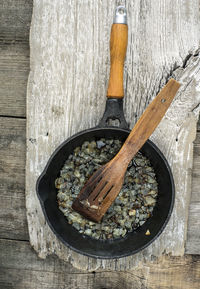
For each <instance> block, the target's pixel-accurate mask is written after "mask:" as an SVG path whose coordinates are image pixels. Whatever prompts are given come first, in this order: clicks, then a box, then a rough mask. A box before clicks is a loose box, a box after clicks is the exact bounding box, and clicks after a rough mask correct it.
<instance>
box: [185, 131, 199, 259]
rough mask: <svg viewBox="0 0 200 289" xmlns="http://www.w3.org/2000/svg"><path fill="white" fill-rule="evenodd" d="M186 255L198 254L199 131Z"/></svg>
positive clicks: (195, 148)
mask: <svg viewBox="0 0 200 289" xmlns="http://www.w3.org/2000/svg"><path fill="white" fill-rule="evenodd" d="M186 253H187V254H200V130H199V131H198V133H197V137H196V140H195V142H194V160H193V170H192V195H191V200H190V207H189V218H188V230H187V242H186Z"/></svg>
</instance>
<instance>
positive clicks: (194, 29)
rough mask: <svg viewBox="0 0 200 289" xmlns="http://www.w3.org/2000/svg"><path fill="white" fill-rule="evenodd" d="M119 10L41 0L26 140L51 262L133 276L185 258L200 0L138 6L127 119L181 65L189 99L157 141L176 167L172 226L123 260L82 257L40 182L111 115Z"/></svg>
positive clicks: (32, 227) (44, 249)
mask: <svg viewBox="0 0 200 289" xmlns="http://www.w3.org/2000/svg"><path fill="white" fill-rule="evenodd" d="M122 2H123V3H124V2H125V1H122ZM115 4H116V1H114V0H113V1H108V0H103V1H101V3H100V2H98V1H91V0H90V1H85V0H84V1H81V0H80V1H79V3H78V4H77V1H74V0H70V1H68V2H67V3H66V1H64V0H61V1H59V4H58V2H57V1H52V0H51V1H50V0H46V1H37V0H35V2H34V11H33V18H32V29H31V38H30V39H31V48H32V49H31V73H30V77H29V86H28V97H27V105H28V108H27V111H28V122H27V136H28V138H32V139H34V142H32V143H31V142H27V147H28V152H27V166H26V168H27V176H26V184H27V186H26V206H27V211H28V213H29V214H28V223H29V231H30V240H31V244H32V245H33V247H34V248H35V250H36V251H37V252H38V253H39V255H40V256H41V257H43V258H45V257H46V256H47V255H48V254H51V252H55V253H56V254H58V255H59V256H60V258H63V259H65V260H68V259H69V258H70V260H71V263H73V265H74V266H77V267H78V268H82V269H89V270H92V268H98V267H99V268H109V269H118V270H122V268H124V270H127V269H128V268H133V267H134V266H135V265H136V264H137V262H139V261H141V260H144V258H145V257H147V258H151V257H150V256H151V255H156V256H158V255H160V254H161V253H162V252H163V251H164V250H167V252H172V253H173V254H178V255H181V254H183V253H184V244H185V237H186V224H187V212H188V205H189V199H190V191H191V188H190V186H191V167H192V148H193V140H194V138H195V133H196V122H197V114H198V110H199V106H198V105H199V102H200V96H199V87H198V84H199V78H200V77H199V74H200V70H199V64H200V60H199V56H198V54H197V53H196V49H197V48H198V45H199V39H198V36H197V35H198V31H199V12H198V7H199V1H197V0H195V1H193V2H192V3H189V2H187V3H186V2H185V1H179V2H174V1H171V0H165V1H158V0H154V1H150V2H148V1H142V2H141V1H129V2H128V3H127V8H128V16H129V18H128V23H129V44H128V49H127V60H126V64H125V88H126V97H125V113H126V118H127V120H128V121H129V122H130V123H131V127H132V126H133V124H134V123H135V121H136V119H137V118H138V117H139V116H140V115H141V113H142V111H143V110H144V108H145V107H146V106H147V103H148V102H149V101H150V99H152V98H153V97H154V96H155V95H156V93H157V92H158V91H159V90H160V88H161V87H162V86H163V84H164V83H165V82H166V81H167V79H168V78H169V75H172V72H173V71H174V70H176V67H177V66H180V67H183V68H184V69H182V68H180V69H178V70H176V73H175V77H176V78H177V80H180V82H181V84H182V88H181V90H180V93H179V95H177V98H176V100H175V102H174V104H173V106H172V109H171V110H169V112H168V113H167V115H166V117H165V119H164V120H163V121H162V123H161V124H160V126H159V127H158V129H157V130H156V131H155V133H154V135H153V136H152V140H153V141H154V142H155V143H156V144H157V145H158V147H159V148H160V149H161V150H162V152H163V153H164V154H165V156H166V158H167V159H168V161H169V163H170V165H171V167H172V170H173V174H174V178H175V183H176V202H175V209H174V212H173V215H172V217H171V219H170V222H169V224H168V227H167V228H166V230H165V231H164V232H163V234H162V235H161V236H160V238H159V239H157V240H156V241H155V242H154V243H153V244H152V246H150V247H149V248H148V249H147V250H145V251H143V252H141V253H140V254H138V255H134V256H133V257H132V258H131V257H130V258H127V259H126V258H124V259H123V260H122V259H120V260H118V261H116V262H113V261H110V262H109V261H105V260H103V261H101V260H93V259H90V258H87V257H82V256H80V255H78V254H76V253H74V252H72V251H71V250H69V249H68V248H66V247H65V246H64V245H63V244H61V243H60V242H59V241H58V240H57V239H56V238H55V236H54V234H53V233H52V232H51V231H50V229H49V227H48V226H47V224H46V223H45V220H44V217H43V214H42V212H41V208H40V206H39V202H38V200H37V198H36V194H35V183H36V180H37V177H38V176H39V174H40V173H41V172H42V170H43V168H44V166H45V164H46V162H47V160H48V158H49V156H50V154H51V153H52V152H53V151H54V149H55V148H56V147H57V146H58V145H59V144H60V143H61V142H62V141H63V140H64V139H66V138H67V137H69V136H70V135H72V134H74V133H75V132H77V131H80V130H82V129H85V128H88V127H92V126H94V125H96V124H97V123H98V121H99V119H100V117H101V116H102V113H103V110H104V105H105V97H103V95H105V93H106V84H107V79H108V72H109V36H110V27H111V23H112V19H113V8H114V7H115ZM105 11H106V17H105ZM188 11H190V13H188ZM88 15H90V17H88ZM69 19H70V21H69ZM185 19H187V22H186V21H185ZM41 27H43V29H41ZM196 54H197V55H196ZM189 55H191V58H190V59H189V60H188V56H189ZM194 55H196V56H194ZM186 59H187V60H188V61H185V60H186ZM35 99H37V101H35ZM47 103H48V105H47ZM195 108H196V109H195ZM38 119H40V122H38V121H37V120H38ZM47 132H48V135H47ZM36 210H37V213H35V212H36ZM49 239H51V242H49Z"/></svg>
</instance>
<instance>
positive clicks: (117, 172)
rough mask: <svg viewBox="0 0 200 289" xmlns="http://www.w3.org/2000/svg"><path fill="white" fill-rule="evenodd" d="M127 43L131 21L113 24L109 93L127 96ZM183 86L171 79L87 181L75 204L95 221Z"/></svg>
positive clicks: (105, 209) (104, 210)
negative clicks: (115, 149)
mask: <svg viewBox="0 0 200 289" xmlns="http://www.w3.org/2000/svg"><path fill="white" fill-rule="evenodd" d="M126 45H127V25H126V24H113V26H112V30H111V69H110V79H109V85H108V91H107V94H108V96H109V97H116V95H122V96H123V63H124V57H125V53H126ZM118 76H119V77H118ZM117 79H118V81H116V80H117ZM179 86H180V84H179V83H178V82H177V81H175V80H174V79H170V81H169V82H168V83H167V84H166V86H165V87H164V88H163V89H162V90H161V92H160V93H159V94H158V95H157V96H156V97H155V99H154V100H153V101H152V102H151V104H150V105H149V106H148V107H147V109H146V110H145V112H144V113H143V114H142V116H141V117H140V119H139V120H138V122H137V123H136V125H135V126H134V128H133V129H132V131H131V133H130V134H129V136H128V138H127V139H126V141H125V143H124V145H123V146H122V148H121V149H120V151H119V152H118V154H117V155H116V156H115V157H114V158H113V159H112V160H111V161H109V162H108V163H107V164H106V165H104V166H102V167H101V168H99V169H98V170H97V171H96V172H95V173H94V174H93V175H92V176H91V178H90V179H89V180H88V182H87V183H86V184H85V186H84V187H83V189H82V190H81V192H80V193H79V195H78V197H77V198H76V200H75V201H74V203H73V205H72V208H73V209H74V210H76V211H77V212H79V213H80V214H81V215H83V216H85V217H86V218H88V219H90V220H92V221H95V222H99V221H100V220H101V219H102V217H103V216H104V214H105V212H106V211H107V210H108V208H109V207H110V206H111V204H112V203H113V201H114V200H115V198H116V197H117V195H118V194H119V192H120V190H121V187H122V185H123V182H124V176H125V173H126V170H127V167H128V164H129V162H130V161H131V160H132V158H133V157H134V156H135V154H136V153H137V152H138V151H139V149H140V148H141V147H142V146H143V144H144V143H145V142H146V141H147V139H148V138H149V137H150V136H151V134H152V133H153V131H154V130H155V128H156V127H157V126H158V124H159V123H160V121H161V119H162V118H163V116H164V115H165V112H166V111H167V109H168V107H169V106H170V104H171V102H172V100H173V98H174V96H175V95H176V92H177V90H178V89H179ZM119 92H120V93H119Z"/></svg>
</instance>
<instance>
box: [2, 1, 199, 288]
mask: <svg viewBox="0 0 200 289" xmlns="http://www.w3.org/2000/svg"><path fill="white" fill-rule="evenodd" d="M188 13H189V12H188ZM31 14H32V1H26V0H15V1H5V0H3V1H1V3H0V83H1V84H0V96H1V103H0V110H1V111H0V138H1V142H0V193H1V196H2V198H1V205H0V288H5V289H6V288H9V289H10V288H17V289H21V288H30V289H32V288H48V289H49V288H51V289H55V288H72V289H73V288H74V289H78V288H95V289H103V288H108V289H111V288H116V289H118V288H119V289H120V288H127V289H129V288H139V289H140V288H143V289H144V288H145V289H150V288H151V289H152V288H175V289H176V288H194V289H195V288H199V285H200V257H199V256H197V255H185V256H184V257H170V256H165V257H162V258H161V259H160V260H155V261H152V263H151V264H147V265H145V266H143V267H142V268H137V269H135V270H131V271H126V272H117V273H115V272H114V271H111V272H110V271H108V270H100V271H97V272H95V271H94V272H90V273H86V272H83V271H80V270H77V269H74V268H73V267H72V266H71V265H70V264H69V263H67V262H63V261H60V260H59V259H58V258H57V257H56V256H50V257H47V259H46V260H41V259H39V258H38V257H37V255H36V254H35V252H34V251H33V250H32V249H31V247H30V244H29V240H28V238H29V237H28V228H27V222H26V211H25V194H24V193H25V184H24V181H25V152H26V145H25V141H26V131H25V129H26V113H25V110H26V107H25V106H26V105H25V101H26V84H27V78H28V73H29V41H28V37H29V27H30V21H31ZM32 141H34V140H32ZM199 172H200V129H198V130H197V138H196V141H195V145H194V167H193V185H192V198H191V204H190V215H189V226H188V237H189V238H190V239H193V241H196V242H197V245H198V241H199V240H198V238H199V231H198V228H199V218H198V216H199V215H198V214H199V212H200V209H199V207H200V206H199V205H200V201H199V185H200V183H199V176H200V173H199ZM194 211H195V212H196V214H195V215H194V214H193V213H194ZM195 228H196V229H195ZM194 231H196V235H195V234H194ZM196 248H198V246H194V248H193V253H196V254H198V253H199V251H196V252H195V249H196ZM188 252H190V253H191V248H189V249H188Z"/></svg>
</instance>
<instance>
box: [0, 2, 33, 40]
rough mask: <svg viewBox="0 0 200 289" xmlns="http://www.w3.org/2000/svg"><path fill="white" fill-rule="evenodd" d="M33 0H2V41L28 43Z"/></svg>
mask: <svg viewBox="0 0 200 289" xmlns="http://www.w3.org/2000/svg"><path fill="white" fill-rule="evenodd" d="M32 5H33V1H32V0H15V1H12V0H1V2H0V43H4V44H9V43H11V42H12V43H14V42H24V43H28V37H29V29H30V22H31V15H32Z"/></svg>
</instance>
